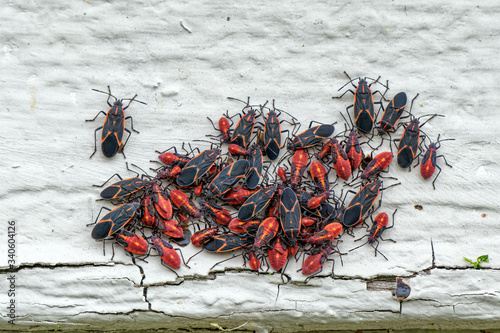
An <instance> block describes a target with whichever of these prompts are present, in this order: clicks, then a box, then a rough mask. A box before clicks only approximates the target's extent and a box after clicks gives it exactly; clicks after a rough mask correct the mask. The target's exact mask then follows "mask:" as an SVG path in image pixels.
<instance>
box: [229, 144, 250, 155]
mask: <svg viewBox="0 0 500 333" xmlns="http://www.w3.org/2000/svg"><path fill="white" fill-rule="evenodd" d="M227 151H228V152H229V154H231V155H233V156H245V157H247V156H250V151H248V150H247V149H245V148H243V147H240V146H238V145H237V144H236V143H231V144H230V145H229V146H228V147H227Z"/></svg>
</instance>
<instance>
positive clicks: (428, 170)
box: [420, 135, 455, 189]
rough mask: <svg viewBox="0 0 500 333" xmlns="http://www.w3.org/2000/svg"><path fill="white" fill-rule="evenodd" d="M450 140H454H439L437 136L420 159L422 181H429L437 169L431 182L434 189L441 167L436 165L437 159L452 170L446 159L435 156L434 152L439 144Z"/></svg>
mask: <svg viewBox="0 0 500 333" xmlns="http://www.w3.org/2000/svg"><path fill="white" fill-rule="evenodd" d="M450 140H455V139H444V140H439V135H438V137H437V141H436V142H431V144H430V145H429V147H427V151H426V152H425V155H424V158H423V159H422V165H421V166H420V174H421V175H422V177H423V178H424V179H429V178H431V177H432V175H433V174H434V170H436V168H438V169H439V172H438V174H437V175H436V177H435V178H434V180H433V181H432V187H433V188H434V189H436V186H435V185H434V183H435V182H436V179H437V178H438V177H439V174H440V173H441V171H442V170H441V167H440V166H439V165H437V163H436V161H437V158H438V157H442V158H443V160H444V162H445V163H446V165H447V166H449V167H450V168H452V166H451V165H450V164H448V161H447V160H446V157H444V155H437V153H436V151H437V150H438V149H439V148H440V147H441V142H443V141H450ZM424 144H425V142H424Z"/></svg>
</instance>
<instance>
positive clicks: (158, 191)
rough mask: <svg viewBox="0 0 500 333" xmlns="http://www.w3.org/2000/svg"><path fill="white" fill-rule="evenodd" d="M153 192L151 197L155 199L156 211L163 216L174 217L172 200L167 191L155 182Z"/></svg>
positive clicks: (164, 217)
mask: <svg viewBox="0 0 500 333" xmlns="http://www.w3.org/2000/svg"><path fill="white" fill-rule="evenodd" d="M151 192H152V193H151V199H152V200H153V207H154V208H155V211H156V212H157V213H158V215H159V216H160V217H161V218H163V219H165V220H170V219H171V218H172V203H171V202H170V199H169V196H168V194H167V192H166V191H165V190H164V189H163V188H162V187H161V185H160V184H159V183H157V182H155V183H153V187H152V190H151Z"/></svg>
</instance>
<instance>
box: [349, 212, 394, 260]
mask: <svg viewBox="0 0 500 333" xmlns="http://www.w3.org/2000/svg"><path fill="white" fill-rule="evenodd" d="M397 211H398V210H397V209H396V210H395V211H394V213H392V225H391V226H390V227H388V226H387V225H388V223H389V216H387V214H386V213H380V214H378V215H377V216H376V217H375V220H373V218H372V222H373V225H372V227H371V228H370V229H367V230H369V233H368V234H367V235H364V236H363V237H361V238H358V239H356V240H355V242H357V241H359V240H361V239H363V238H365V237H367V236H368V240H367V241H366V242H365V243H363V244H361V245H359V246H357V247H355V248H353V249H351V250H349V252H351V251H354V250H356V249H359V248H360V247H362V246H364V245H366V244H370V245H371V246H372V247H373V243H377V245H376V246H375V247H374V249H375V256H377V252H378V253H380V255H381V256H382V257H384V258H385V260H388V259H387V257H386V256H384V254H383V253H382V252H380V251H379V250H378V246H379V244H380V242H379V239H380V240H383V241H391V242H394V243H396V241H395V240H392V239H383V238H382V233H383V232H384V231H385V230H387V229H392V228H393V227H394V214H396V212H397Z"/></svg>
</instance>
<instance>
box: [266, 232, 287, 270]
mask: <svg viewBox="0 0 500 333" xmlns="http://www.w3.org/2000/svg"><path fill="white" fill-rule="evenodd" d="M267 257H268V259H269V264H270V265H271V267H272V268H274V269H275V270H277V271H279V270H280V269H282V268H283V267H284V266H285V264H286V262H287V260H288V247H287V246H286V244H284V243H283V240H282V239H281V237H279V236H278V237H275V238H274V241H273V242H272V244H271V246H269V247H268V249H267Z"/></svg>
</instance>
